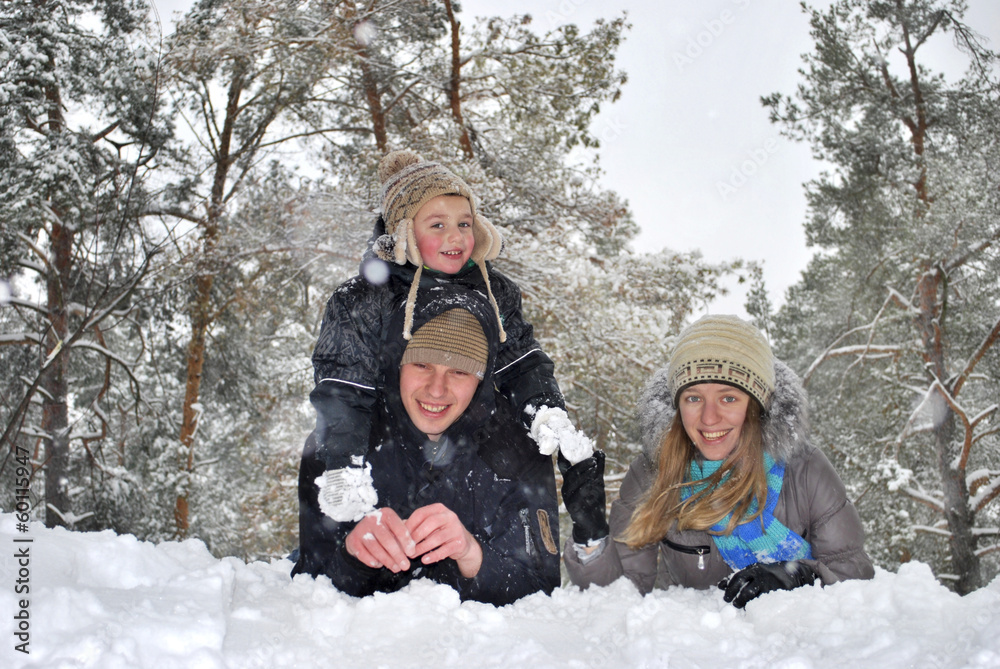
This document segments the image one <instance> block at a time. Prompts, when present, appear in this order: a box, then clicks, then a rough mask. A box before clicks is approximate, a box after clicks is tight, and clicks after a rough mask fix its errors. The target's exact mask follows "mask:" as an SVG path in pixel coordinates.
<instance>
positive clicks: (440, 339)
mask: <svg viewBox="0 0 1000 669" xmlns="http://www.w3.org/2000/svg"><path fill="white" fill-rule="evenodd" d="M489 355H490V352H489V347H488V346H487V344H486V335H485V334H483V326H482V325H480V324H479V321H478V320H476V317H475V316H473V315H472V314H471V313H469V312H468V311H466V310H465V309H449V310H448V311H445V312H444V313H442V314H439V315H437V316H435V317H434V318H432V319H431V320H429V321H427V322H426V323H424V324H423V325H422V326H421V327H420V329H419V330H417V331H416V332H414V333H413V338H412V339H410V343H409V344H407V345H406V350H405V351H403V360H402V362H400V363H399V364H400V365H405V364H407V363H410V362H424V363H431V364H435V365H447V366H448V367H454V368H455V369H461V370H463V371H465V372H468V373H469V374H475V375H476V376H477V377H478V378H480V379H482V378H483V375H484V374H485V373H486V362H487V361H488V360H489Z"/></svg>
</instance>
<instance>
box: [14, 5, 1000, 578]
mask: <svg viewBox="0 0 1000 669" xmlns="http://www.w3.org/2000/svg"><path fill="white" fill-rule="evenodd" d="M803 11H805V12H806V13H807V14H808V16H809V21H810V26H811V37H812V40H813V43H814V47H813V49H812V51H810V52H808V53H805V54H803V59H802V63H801V66H800V82H799V84H798V86H797V88H796V90H793V91H767V90H765V91H760V95H761V103H762V105H763V106H764V108H766V110H767V112H768V113H769V114H770V118H771V121H772V122H773V124H774V126H775V127H776V128H777V129H778V130H780V132H781V133H782V134H783V135H785V136H787V137H789V138H791V139H792V140H794V141H796V142H801V143H803V144H805V145H807V146H808V147H809V148H810V149H811V151H812V153H813V155H814V156H815V159H816V160H817V161H822V164H823V166H824V170H823V172H822V173H821V174H820V176H819V177H818V178H816V179H814V180H812V181H809V182H808V183H806V184H804V185H803V187H804V188H805V191H806V196H807V202H808V209H807V211H805V212H803V233H802V234H803V235H804V236H805V237H806V239H807V242H808V244H809V245H810V248H811V249H812V251H813V252H814V255H813V256H812V260H811V261H810V263H809V265H808V267H807V269H806V270H805V271H804V272H803V274H802V276H801V280H800V281H799V282H798V283H797V284H796V285H794V286H793V287H792V288H791V289H790V290H788V291H787V293H786V295H785V296H784V300H783V302H782V303H781V305H780V306H778V307H775V306H774V300H772V299H771V298H770V297H769V296H768V295H769V294H768V291H767V286H766V285H765V282H764V280H763V276H762V273H761V270H760V265H759V264H758V263H757V261H756V260H755V259H753V258H733V259H731V261H728V262H723V263H712V262H707V261H706V260H705V259H704V258H703V256H702V255H701V253H700V252H699V251H698V250H697V249H687V250H669V249H664V250H658V251H655V252H650V251H646V250H637V249H636V248H635V245H634V244H633V242H634V240H635V238H636V235H637V233H638V231H639V229H640V227H641V226H642V225H643V224H644V221H642V220H636V219H635V218H634V217H633V215H632V213H631V212H630V210H629V207H628V204H627V201H626V198H625V197H624V196H623V195H622V194H619V193H616V192H612V191H610V190H608V189H606V188H604V187H602V185H601V167H600V151H601V146H600V141H599V137H598V136H597V135H596V134H595V133H594V132H593V129H592V122H593V120H594V118H595V116H596V115H597V114H598V113H599V112H600V111H601V109H603V108H606V107H607V106H609V105H612V104H613V103H614V102H615V100H616V99H618V98H619V96H621V95H622V93H623V91H624V90H626V88H627V86H628V83H627V74H628V73H627V72H624V71H622V70H621V69H619V68H618V66H617V65H616V53H617V50H618V48H619V46H620V45H621V44H622V43H623V40H626V39H628V33H629V29H630V26H629V22H628V17H627V16H626V15H623V16H620V17H618V18H615V19H611V20H605V21H599V22H597V23H595V24H593V25H588V26H583V25H581V26H576V25H564V26H559V27H557V28H554V29H550V30H549V29H545V28H542V27H540V26H539V25H537V23H536V22H533V20H532V18H531V17H530V16H526V15H525V16H497V17H494V18H489V19H482V20H474V19H472V18H471V17H467V16H465V15H463V13H462V11H461V6H460V4H459V3H458V2H453V1H452V0H428V1H424V2H415V1H414V2H399V1H398V0H364V1H363V2H362V1H360V0H197V1H196V2H194V3H193V5H192V7H191V9H190V11H189V12H188V13H187V14H186V15H184V16H183V17H182V19H181V20H179V21H178V22H177V24H176V25H175V26H174V28H173V30H172V31H171V32H170V33H169V34H165V33H164V32H163V31H162V29H161V27H160V26H159V25H158V24H157V23H156V22H155V21H154V20H153V19H152V16H151V12H150V8H149V6H148V5H147V4H146V2H145V0H101V1H98V2H95V1H94V0H5V1H4V2H3V4H2V5H0V166H2V169H0V221H2V225H0V280H2V281H0V305H2V306H0V376H2V381H0V430H2V437H0V448H2V452H3V459H2V460H0V481H2V490H0V510H3V511H12V510H14V509H15V508H18V509H20V508H22V507H23V506H24V505H25V504H27V506H28V507H29V508H30V515H31V517H32V519H33V520H38V521H41V522H44V524H45V525H46V526H48V527H65V528H68V529H70V530H75V531H93V530H104V529H110V530H113V531H114V532H116V533H119V534H132V535H134V536H135V537H138V538H139V539H142V540H149V541H153V542H161V541H166V540H171V539H183V538H191V537H193V538H198V539H200V540H202V541H204V543H205V544H206V546H207V547H208V549H209V551H211V553H212V554H213V555H215V556H217V557H221V556H235V557H238V558H240V559H243V560H255V559H261V558H268V557H280V556H283V555H286V554H287V553H288V552H289V551H290V550H292V549H293V548H295V546H296V544H297V532H298V526H297V523H298V518H297V499H296V494H295V486H296V477H297V472H298V463H299V456H300V453H301V449H302V445H303V442H304V440H305V438H306V436H307V435H308V433H309V431H310V430H311V428H312V426H313V424H314V420H315V418H314V415H313V410H312V408H311V406H310V404H309V402H308V394H309V391H310V390H311V388H312V383H313V377H312V367H311V364H310V353H311V350H312V347H313V345H314V344H315V341H316V336H317V334H318V331H319V326H320V319H321V317H322V314H323V308H324V305H325V302H326V300H327V298H328V297H329V295H330V294H331V292H332V291H333V289H334V288H335V287H336V286H337V285H338V284H339V283H341V282H342V281H344V280H345V279H347V278H348V277H350V276H352V275H354V274H355V273H356V272H357V268H358V263H359V261H360V259H361V254H362V252H363V251H364V249H365V242H366V240H367V238H368V236H369V234H370V232H371V227H372V224H373V222H374V214H373V207H374V206H375V200H376V194H377V190H376V188H377V185H376V184H377V179H376V176H375V169H376V166H377V164H378V161H379V159H380V158H381V157H382V156H383V155H384V154H385V153H386V152H387V151H388V150H391V149H395V148H404V147H405V148H412V149H415V150H417V151H419V152H420V153H421V154H422V155H424V156H425V157H427V158H431V159H435V160H439V161H441V162H443V163H445V164H447V165H448V166H450V167H451V168H452V169H454V170H455V171H456V172H458V173H459V174H461V175H462V176H463V177H464V178H465V179H466V180H467V181H468V182H469V183H470V185H471V186H472V188H473V190H474V191H476V192H477V193H478V194H479V195H480V196H481V198H482V202H481V211H483V212H484V213H485V215H486V216H487V217H488V218H490V220H492V221H493V222H494V223H495V224H497V225H498V227H499V228H500V229H501V230H502V232H503V233H504V236H505V240H506V247H505V251H504V254H503V255H502V256H501V258H500V259H499V260H498V261H497V263H496V264H497V266H498V267H499V269H500V270H501V271H503V272H504V273H505V274H507V275H508V276H510V277H511V278H513V279H514V280H515V281H516V282H517V283H518V284H519V285H520V286H521V289H522V291H523V295H524V310H525V316H526V318H527V319H528V320H529V321H530V322H531V323H533V325H534V326H535V332H536V336H537V338H538V339H539V341H540V342H541V344H542V345H543V347H544V348H545V350H546V352H548V353H549V355H550V356H551V357H552V358H553V360H554V361H555V363H556V374H557V378H558V380H559V382H560V385H561V387H562V390H563V392H564V393H565V395H566V399H567V407H568V409H569V412H570V414H571V417H572V418H573V420H574V422H575V423H576V424H577V425H578V426H579V427H580V428H582V429H583V430H584V431H586V432H587V434H588V435H590V436H591V437H592V438H593V439H594V441H595V443H596V444H597V445H598V446H599V447H600V448H601V449H603V450H604V451H605V452H606V453H607V456H608V459H607V463H608V466H607V476H606V481H607V485H608V491H609V495H608V498H609V501H610V500H613V499H614V497H615V491H616V488H617V485H618V483H619V481H620V480H621V478H622V475H623V474H624V472H625V470H626V468H627V467H628V464H629V462H630V461H631V460H632V457H633V455H634V453H635V452H636V451H637V450H638V448H639V446H638V444H639V443H640V436H639V434H638V433H637V429H638V428H637V425H636V422H635V419H634V415H633V407H634V403H635V400H636V397H637V395H638V391H639V389H640V388H641V387H642V385H643V384H644V383H645V381H646V380H647V379H648V378H649V376H650V375H651V374H652V373H653V372H654V371H655V370H656V369H657V368H659V367H660V366H661V365H662V364H663V363H664V361H665V360H666V358H667V353H668V352H669V350H670V348H671V344H672V341H673V337H674V336H675V335H676V334H677V333H678V332H679V330H680V329H681V327H682V326H683V325H684V324H685V323H687V322H690V320H691V319H692V318H693V317H695V316H696V315H698V314H699V313H701V312H703V311H704V309H705V308H706V305H709V304H710V303H711V302H712V300H713V299H714V298H716V297H717V296H719V294H720V293H721V292H722V291H724V289H725V288H724V285H725V281H726V280H728V279H733V278H736V279H737V280H740V281H746V282H749V284H750V285H751V290H750V292H749V298H748V301H747V305H746V309H747V312H748V313H749V314H751V315H752V316H753V318H754V319H755V321H756V323H757V324H758V325H759V326H760V327H761V328H762V329H764V330H765V331H766V332H767V333H768V335H769V337H770V339H771V342H772V344H773V346H774V348H775V351H776V353H777V354H778V356H779V357H780V358H781V359H783V360H785V361H786V362H788V364H789V365H790V366H791V367H792V368H793V369H795V370H796V371H797V372H798V373H799V375H800V376H801V377H802V378H803V380H804V381H805V383H806V388H807V390H808V392H809V393H810V399H811V415H812V428H813V439H814V441H815V442H816V444H817V445H818V446H820V447H821V448H822V449H823V450H824V451H825V452H826V454H827V455H828V456H829V457H830V459H831V460H832V461H833V462H834V464H835V465H836V466H837V468H838V470H839V472H840V474H841V476H842V477H843V479H844V481H845V483H846V484H847V487H848V490H849V493H850V496H851V498H852V499H853V500H854V502H855V504H856V505H857V507H858V509H859V512H860V513H861V517H862V519H863V521H864V523H865V526H866V530H867V532H868V539H867V549H868V552H869V554H870V555H871V556H872V558H873V561H874V562H875V563H876V564H877V565H878V566H879V567H881V568H883V569H886V570H889V571H898V570H899V569H900V567H901V566H902V565H903V564H904V563H907V562H909V561H911V560H913V561H919V562H922V563H925V564H927V565H929V566H930V568H931V570H932V571H933V573H934V575H935V577H936V578H937V579H938V580H939V581H940V582H941V583H943V584H944V585H946V586H947V587H948V588H950V589H952V590H954V591H955V592H957V593H959V594H963V595H964V594H967V593H971V592H973V591H975V590H977V589H978V588H981V587H982V586H984V585H986V584H988V583H989V582H990V581H991V580H993V578H994V577H995V576H996V575H997V574H998V573H1000V278H998V277H1000V139H998V138H1000V79H998V72H1000V70H998V67H997V65H998V63H997V58H998V55H1000V54H998V53H997V52H995V51H993V50H991V49H990V46H989V44H988V43H987V42H986V41H985V40H984V39H983V38H982V37H981V36H980V35H979V34H978V33H977V30H976V26H972V25H967V24H966V23H965V20H964V14H965V3H964V2H961V1H959V0H951V1H942V0H885V1H876V0H839V1H837V2H833V3H829V4H825V5H824V6H823V7H822V8H812V7H809V6H804V7H803ZM942 37H943V38H944V39H947V40H948V42H949V43H950V44H951V45H952V48H953V49H954V50H955V51H956V52H958V53H959V54H960V55H961V56H962V57H963V58H964V59H965V62H966V63H967V68H966V70H965V73H964V75H963V76H961V77H958V78H955V80H951V79H950V78H946V77H945V76H944V75H943V74H942V73H941V72H940V71H939V70H938V69H937V67H936V63H935V62H932V61H931V60H927V59H925V57H924V56H925V50H924V49H922V47H924V46H925V45H926V44H927V42H928V40H931V39H933V40H939V39H942Z"/></svg>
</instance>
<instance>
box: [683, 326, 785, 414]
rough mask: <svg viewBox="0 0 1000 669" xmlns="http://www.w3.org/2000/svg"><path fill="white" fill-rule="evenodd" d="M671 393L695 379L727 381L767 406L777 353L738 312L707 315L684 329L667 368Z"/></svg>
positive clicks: (699, 381)
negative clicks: (734, 314)
mask: <svg viewBox="0 0 1000 669" xmlns="http://www.w3.org/2000/svg"><path fill="white" fill-rule="evenodd" d="M667 379H668V381H669V383H670V393H671V395H672V396H673V398H674V404H675V405H676V404H677V399H678V397H677V396H678V395H679V394H680V392H681V391H682V390H683V389H684V388H686V387H687V386H690V385H693V384H695V383H725V384H727V385H731V386H736V387H737V388H740V389H742V390H745V391H746V392H748V393H750V395H751V396H753V397H755V398H757V401H759V402H760V404H761V406H762V407H764V408H765V409H766V408H768V403H769V401H770V398H771V393H773V392H774V384H775V372H774V354H773V353H772V352H771V346H770V344H768V343H767V340H766V339H765V338H764V335H763V334H761V332H760V330H758V329H757V328H756V327H754V326H753V325H751V324H750V323H747V322H746V321H744V320H742V319H741V318H738V317H736V316H704V317H702V318H700V319H698V320H697V321H695V322H694V323H692V324H691V325H689V326H688V327H686V328H685V329H684V330H683V331H681V333H680V336H679V337H678V339H677V344H676V345H675V346H674V351H673V353H672V354H671V356H670V364H669V366H668V370H667Z"/></svg>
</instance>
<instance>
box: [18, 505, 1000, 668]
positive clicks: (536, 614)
mask: <svg viewBox="0 0 1000 669" xmlns="http://www.w3.org/2000/svg"><path fill="white" fill-rule="evenodd" d="M0 541H2V542H3V546H4V549H3V554H4V556H5V557H4V560H3V562H2V564H3V570H2V571H3V581H4V583H5V585H4V587H3V588H2V589H0V615H2V616H3V618H4V620H6V621H7V622H6V626H7V628H8V633H7V634H5V635H4V640H5V643H4V645H5V648H4V649H3V652H2V653H0V657H3V658H7V659H4V660H3V661H2V665H3V666H5V667H11V666H14V667H46V668H47V667H60V668H61V667H99V668H101V669H114V668H119V667H120V668H122V669H135V668H136V667H155V668H156V669H169V668H171V667H183V668H185V669H189V668H192V667H205V668H212V669H214V668H222V667H227V668H234V669H235V668H237V667H238V668H240V669H250V668H253V667H260V668H271V667H337V668H338V669H343V668H347V667H365V668H369V667H390V668H396V667H435V668H437V667H469V666H504V667H529V666H530V667H532V668H536V667H574V668H582V667H602V668H604V669H606V668H609V667H667V666H669V667H747V668H749V667H769V668H770V667H779V668H784V669H791V668H796V669H808V668H811V667H851V668H852V669H857V668H858V667H878V669H887V668H892V667H924V668H928V667H930V668H934V667H941V668H948V669H955V668H959V667H977V668H986V667H997V666H1000V634H998V632H1000V579H997V580H995V581H993V583H991V584H990V585H989V586H987V587H985V588H983V589H981V590H979V591H977V592H974V593H972V594H971V595H968V596H967V597H964V598H962V597H959V596H958V595H955V594H954V593H952V592H951V591H949V590H947V589H946V588H944V587H942V586H941V585H940V584H938V583H937V582H936V581H935V579H934V577H933V576H932V574H931V571H930V569H929V568H928V567H927V566H926V565H923V564H919V563H910V564H908V565H905V566H904V567H903V568H902V569H901V570H900V572H899V573H898V574H893V573H889V572H886V571H883V570H879V571H878V572H877V574H876V577H875V580H874V581H867V582H860V581H853V582H845V583H840V584H837V585H834V586H831V587H827V588H820V587H818V586H814V587H806V588H801V589H799V590H795V591H792V592H778V593H772V594H769V595H767V596H764V597H762V598H760V599H759V600H756V601H753V602H751V603H750V604H749V605H748V606H747V608H746V611H739V610H737V609H734V608H733V607H732V606H730V605H728V604H726V603H724V602H723V601H722V593H721V591H696V590H688V589H682V588H672V589H670V590H667V591H657V592H654V593H653V594H651V595H649V596H647V597H641V596H640V595H639V594H638V593H637V592H636V590H635V589H634V588H633V587H632V586H631V585H630V584H629V583H627V582H625V581H619V582H617V583H614V584H612V585H611V586H609V587H607V588H596V589H592V590H588V591H585V592H581V591H580V590H578V589H576V588H574V587H566V588H564V589H559V590H557V591H556V592H555V593H554V594H553V595H552V596H551V597H548V596H545V595H533V596H531V597H528V598H525V599H523V600H521V601H519V602H517V603H515V604H513V605H510V606H507V607H503V608H499V609H498V608H494V607H492V606H488V605H484V604H478V603H473V602H466V603H461V602H459V600H458V597H457V595H456V593H455V592H454V591H452V590H451V589H450V588H448V587H446V586H443V585H436V584H432V583H430V582H426V581H418V582H416V583H414V584H412V585H411V586H409V587H408V588H407V589H405V590H403V591H402V592H399V593H395V594H392V595H376V596H374V597H369V598H366V599H353V598H351V597H348V596H346V595H343V594H341V593H339V592H338V591H337V590H336V589H334V588H333V587H332V586H331V585H330V582H329V581H328V580H327V579H325V578H320V579H317V580H313V579H312V578H309V577H303V576H299V577H296V578H295V579H294V580H293V579H292V578H291V577H290V576H289V570H290V569H291V563H290V562H288V561H287V560H276V561H274V562H272V563H270V564H268V563H264V562H255V563H252V564H245V563H244V562H242V561H240V560H237V559H235V558H224V559H221V560H220V559H217V558H215V557H213V556H212V555H211V554H210V553H209V552H208V550H207V549H206V548H205V545H204V544H203V543H201V542H200V541H197V540H189V541H184V542H179V543H178V542H167V543H162V544H151V543H146V542H141V541H138V540H137V539H136V538H135V537H132V536H117V535H115V534H114V533H113V532H110V531H106V532H98V533H76V532H69V531H66V530H63V529H54V530H49V529H45V528H44V527H43V526H41V525H39V524H36V523H32V524H31V525H30V527H29V528H28V531H27V532H26V533H21V532H18V531H17V528H16V524H15V520H14V517H13V516H12V515H10V514H3V515H0ZM24 547H27V550H28V552H29V555H30V559H29V560H28V561H27V562H28V566H27V567H26V569H27V570H28V581H27V584H28V585H29V589H30V591H29V592H28V593H26V594H25V593H23V592H22V594H17V593H16V592H15V582H16V581H17V580H18V578H19V574H20V575H21V576H22V577H23V576H24V572H23V571H22V568H24V567H23V564H21V563H19V562H18V560H17V559H16V558H15V557H14V555H15V552H16V551H17V550H21V549H23V548H24ZM22 555H23V553H22ZM22 585H23V583H22ZM22 599H27V600H28V607H27V610H28V611H29V614H30V623H29V632H28V635H29V639H30V641H29V644H28V645H27V647H26V649H27V650H29V653H28V654H24V653H22V652H19V651H17V650H16V649H15V647H16V646H17V645H18V644H19V643H20V642H19V640H18V637H17V636H16V635H15V632H17V627H18V621H17V620H15V619H14V615H15V614H17V613H18V611H19V610H20V607H21V606H22V602H21V601H20V600H22Z"/></svg>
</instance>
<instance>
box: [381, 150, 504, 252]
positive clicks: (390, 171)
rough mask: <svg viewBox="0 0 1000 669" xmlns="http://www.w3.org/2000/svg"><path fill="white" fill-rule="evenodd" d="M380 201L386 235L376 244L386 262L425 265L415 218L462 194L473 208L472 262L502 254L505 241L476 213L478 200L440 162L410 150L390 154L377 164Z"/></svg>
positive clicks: (467, 186)
mask: <svg viewBox="0 0 1000 669" xmlns="http://www.w3.org/2000/svg"><path fill="white" fill-rule="evenodd" d="M378 178H379V183H381V184H382V190H381V193H380V200H381V205H382V220H383V221H385V233H386V234H384V235H383V236H382V237H380V238H379V239H378V240H377V241H376V243H375V253H376V255H378V256H379V257H380V258H381V259H382V260H385V261H386V262H394V263H396V264H397V265H404V264H406V261H407V260H409V261H410V262H412V263H413V264H414V265H416V266H417V267H420V266H421V265H422V264H423V259H422V258H421V257H420V250H419V249H418V248H417V243H416V239H415V238H414V236H413V217H414V216H416V215H417V212H418V211H420V208H421V207H422V206H424V205H425V204H427V202H428V201H429V200H431V199H433V198H435V197H437V196H438V195H461V196H462V197H464V198H465V199H466V200H468V201H469V206H470V207H471V209H472V236H473V237H474V238H475V240H476V245H475V247H474V248H473V250H472V260H473V261H475V262H476V263H477V264H479V265H482V264H483V261H484V260H494V259H495V258H496V257H497V256H498V255H500V249H501V247H502V246H503V238H502V237H501V236H500V233H499V231H497V229H496V228H495V227H494V226H493V224H492V223H490V222H489V221H488V220H487V219H486V218H484V217H482V216H480V215H479V214H477V213H476V198H475V196H473V194H472V190H470V189H469V185H468V184H467V183H465V181H463V180H462V179H461V178H460V177H459V176H458V175H457V174H455V173H454V172H452V171H451V170H449V169H448V168H447V167H445V166H444V165H442V164H440V163H435V162H431V161H429V160H424V159H423V158H421V157H420V154H418V153H416V152H415V151H411V150H409V149H403V150H401V151H392V152H390V153H387V154H386V155H385V157H384V158H382V161H381V162H380V163H379V165H378Z"/></svg>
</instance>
